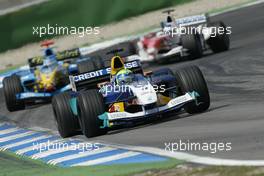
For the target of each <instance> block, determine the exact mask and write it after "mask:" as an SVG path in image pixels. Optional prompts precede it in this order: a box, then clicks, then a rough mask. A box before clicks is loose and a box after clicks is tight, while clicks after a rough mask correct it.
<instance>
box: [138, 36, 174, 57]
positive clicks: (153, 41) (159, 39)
mask: <svg viewBox="0 0 264 176" xmlns="http://www.w3.org/2000/svg"><path fill="white" fill-rule="evenodd" d="M168 38H169V36H166V35H162V36H157V35H156V33H151V34H148V35H146V36H144V37H143V39H141V43H142V46H143V48H144V50H145V51H147V50H148V49H149V48H154V49H155V51H156V53H159V51H161V50H167V49H168V45H167V43H168V42H167V41H168ZM153 51H154V50H153ZM148 54H151V53H148Z"/></svg>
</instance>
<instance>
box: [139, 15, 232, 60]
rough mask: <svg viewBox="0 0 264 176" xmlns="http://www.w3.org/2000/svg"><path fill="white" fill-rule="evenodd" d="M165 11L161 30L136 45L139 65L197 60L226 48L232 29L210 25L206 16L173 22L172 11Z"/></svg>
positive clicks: (220, 25) (146, 36)
mask: <svg viewBox="0 0 264 176" xmlns="http://www.w3.org/2000/svg"><path fill="white" fill-rule="evenodd" d="M165 12H166V13H168V16H167V20H166V21H165V22H161V27H162V28H161V29H160V30H159V31H157V32H151V33H149V34H147V35H145V36H143V37H141V38H140V39H139V41H138V42H137V46H138V53H139V55H140V58H141V61H142V62H153V61H157V62H158V63H165V62H168V61H169V60H171V59H177V60H179V59H180V58H182V57H183V56H188V58H190V59H196V58H199V57H202V55H203V52H204V51H205V50H207V49H211V50H212V51H213V52H215V53H217V52H222V51H226V50H228V49H229V45H230V40H229V34H231V28H228V27H226V25H225V24H224V23H223V22H221V21H219V22H210V20H209V17H208V16H207V15H205V14H203V15H196V16H190V17H185V18H181V19H177V20H174V19H173V17H172V16H171V15H170V12H171V10H170V11H165Z"/></svg>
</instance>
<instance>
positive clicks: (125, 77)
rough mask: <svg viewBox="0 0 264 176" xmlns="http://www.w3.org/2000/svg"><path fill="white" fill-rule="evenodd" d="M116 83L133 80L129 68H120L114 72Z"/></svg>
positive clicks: (125, 82)
mask: <svg viewBox="0 0 264 176" xmlns="http://www.w3.org/2000/svg"><path fill="white" fill-rule="evenodd" d="M115 78H116V79H115V80H116V83H117V84H119V85H120V84H127V83H131V82H132V81H133V73H132V71H131V70H129V69H126V68H125V69H122V70H120V71H119V72H118V73H117V74H116V77H115Z"/></svg>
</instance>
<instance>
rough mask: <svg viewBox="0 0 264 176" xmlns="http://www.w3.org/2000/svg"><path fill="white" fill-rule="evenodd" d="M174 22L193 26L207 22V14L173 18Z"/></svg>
mask: <svg viewBox="0 0 264 176" xmlns="http://www.w3.org/2000/svg"><path fill="white" fill-rule="evenodd" d="M175 22H176V24H177V25H179V26H193V25H199V24H204V23H208V22H209V16H208V14H202V15H194V16H188V17H184V18H179V19H176V20H175Z"/></svg>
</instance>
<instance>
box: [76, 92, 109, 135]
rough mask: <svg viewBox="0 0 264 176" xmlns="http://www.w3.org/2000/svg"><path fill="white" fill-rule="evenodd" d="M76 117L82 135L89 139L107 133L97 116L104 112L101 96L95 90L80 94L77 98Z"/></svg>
mask: <svg viewBox="0 0 264 176" xmlns="http://www.w3.org/2000/svg"><path fill="white" fill-rule="evenodd" d="M77 104H78V105H77V106H78V115H79V120H80V124H81V129H82V132H83V134H84V135H85V136H86V137H88V138H90V137H95V136H99V135H104V134H106V133H107V129H106V128H100V127H102V126H103V120H100V119H99V117H98V116H99V115H101V114H103V113H104V112H105V105H104V102H103V97H102V95H101V94H100V93H99V92H98V90H96V89H90V90H87V91H85V92H81V93H80V94H79V96H78V98H77Z"/></svg>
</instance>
